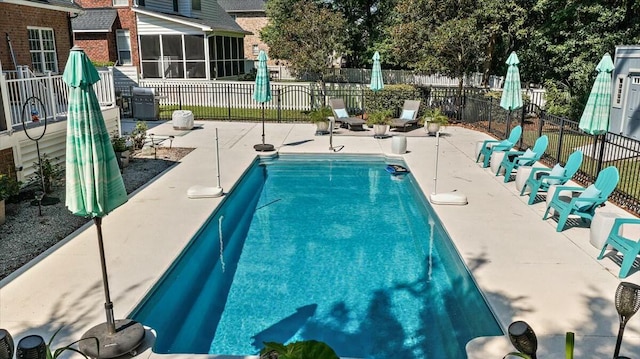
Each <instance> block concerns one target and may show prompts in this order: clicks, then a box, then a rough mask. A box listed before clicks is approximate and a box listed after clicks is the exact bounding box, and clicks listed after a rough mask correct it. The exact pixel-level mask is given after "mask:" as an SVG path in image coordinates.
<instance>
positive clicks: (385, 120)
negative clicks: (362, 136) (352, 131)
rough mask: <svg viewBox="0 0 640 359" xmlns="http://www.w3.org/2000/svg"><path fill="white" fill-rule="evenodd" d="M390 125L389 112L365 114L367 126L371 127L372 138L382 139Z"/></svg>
mask: <svg viewBox="0 0 640 359" xmlns="http://www.w3.org/2000/svg"><path fill="white" fill-rule="evenodd" d="M390 124H391V111H390V110H382V111H372V112H369V113H368V114H367V126H373V137H376V138H380V137H384V135H385V133H387V130H388V129H389V125H390Z"/></svg>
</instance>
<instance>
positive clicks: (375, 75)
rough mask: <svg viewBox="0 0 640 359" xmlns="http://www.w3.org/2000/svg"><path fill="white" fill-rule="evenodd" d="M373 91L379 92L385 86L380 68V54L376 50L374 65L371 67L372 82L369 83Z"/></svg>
mask: <svg viewBox="0 0 640 359" xmlns="http://www.w3.org/2000/svg"><path fill="white" fill-rule="evenodd" d="M369 88H370V89H371V91H374V92H377V91H380V90H382V89H383V88H384V82H383V81H382V69H381V68H380V54H379V53H378V51H376V53H375V54H373V67H372V68H371V84H370V85H369Z"/></svg>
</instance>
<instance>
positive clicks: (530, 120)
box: [462, 96, 640, 215]
mask: <svg viewBox="0 0 640 359" xmlns="http://www.w3.org/2000/svg"><path fill="white" fill-rule="evenodd" d="M464 104H465V106H464V111H463V116H462V122H463V123H465V124H466V125H468V126H470V127H472V128H475V129H478V130H481V131H485V132H489V133H491V134H493V135H495V136H496V137H499V138H506V137H507V136H508V132H509V131H510V130H511V128H513V127H514V126H516V125H521V126H522V128H523V134H522V138H521V140H520V143H519V144H518V146H519V147H520V148H521V149H524V148H528V147H531V146H533V143H534V142H535V140H536V139H537V138H538V137H540V136H542V135H547V136H548V137H549V147H548V148H547V151H546V152H545V154H544V156H543V157H542V159H541V161H542V162H543V163H545V164H547V165H550V166H552V165H554V164H555V163H558V162H560V163H562V164H565V163H566V161H567V158H568V157H569V155H570V154H571V153H572V152H573V151H575V150H581V151H582V152H583V154H584V160H583V162H582V166H581V167H580V170H579V171H578V173H577V174H576V175H575V177H574V180H575V181H577V182H579V183H581V184H582V185H585V186H587V185H590V184H592V183H593V182H595V179H596V177H597V176H598V173H599V172H600V170H602V169H603V168H605V167H608V166H615V167H617V168H618V170H619V171H620V182H619V183H618V186H617V188H616V190H615V191H614V193H613V194H612V195H611V197H610V198H609V199H610V201H612V202H613V203H616V204H617V205H618V206H620V207H622V208H624V209H626V210H628V211H629V212H631V213H633V214H636V215H639V214H640V161H639V159H640V141H638V140H636V139H633V138H630V137H626V136H622V135H619V134H616V133H612V132H608V133H606V134H605V135H600V136H594V135H589V134H586V133H585V132H583V131H581V130H580V129H579V128H578V122H576V121H572V120H569V119H567V118H563V117H559V116H554V115H551V114H549V113H547V112H546V111H543V110H540V109H539V108H538V107H537V106H531V105H530V104H526V105H525V106H524V108H523V109H519V110H517V111H512V112H511V113H508V112H507V111H505V110H504V109H502V108H501V107H500V106H499V101H495V100H490V99H486V98H484V97H480V96H467V98H466V99H465V101H464Z"/></svg>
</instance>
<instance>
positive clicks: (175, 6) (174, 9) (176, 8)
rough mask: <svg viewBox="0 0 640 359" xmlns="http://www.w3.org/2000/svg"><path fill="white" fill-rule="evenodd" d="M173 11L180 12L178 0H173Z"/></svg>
mask: <svg viewBox="0 0 640 359" xmlns="http://www.w3.org/2000/svg"><path fill="white" fill-rule="evenodd" d="M173 11H175V12H178V0H173Z"/></svg>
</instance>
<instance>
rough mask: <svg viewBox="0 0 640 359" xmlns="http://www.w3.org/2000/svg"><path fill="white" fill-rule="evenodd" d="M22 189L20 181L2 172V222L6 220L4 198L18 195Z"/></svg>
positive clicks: (0, 186)
mask: <svg viewBox="0 0 640 359" xmlns="http://www.w3.org/2000/svg"><path fill="white" fill-rule="evenodd" d="M19 191H20V183H19V182H18V181H16V180H15V179H13V178H12V177H10V176H9V175H3V174H0V224H4V222H6V215H5V210H4V200H5V199H7V198H9V197H11V196H14V195H17V194H18V192H19Z"/></svg>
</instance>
